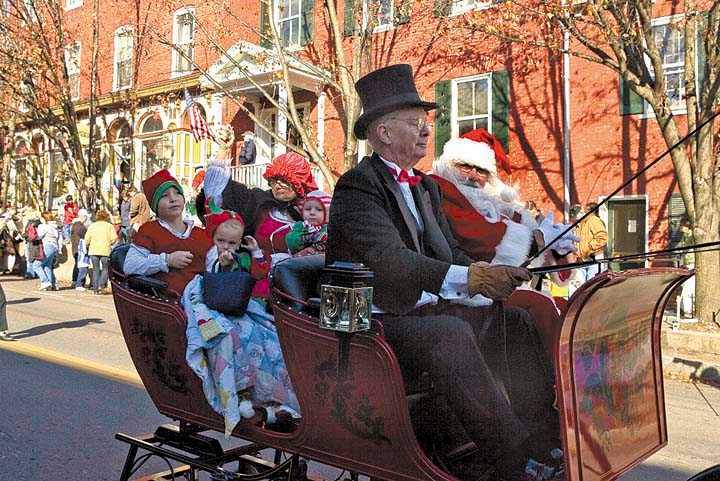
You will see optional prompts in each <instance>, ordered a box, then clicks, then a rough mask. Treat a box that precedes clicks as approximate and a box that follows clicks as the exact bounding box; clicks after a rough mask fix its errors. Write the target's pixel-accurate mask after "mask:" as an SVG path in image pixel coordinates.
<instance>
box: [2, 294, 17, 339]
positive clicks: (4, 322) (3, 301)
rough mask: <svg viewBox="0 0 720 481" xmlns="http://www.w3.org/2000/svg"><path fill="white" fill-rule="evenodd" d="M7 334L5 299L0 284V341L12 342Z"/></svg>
mask: <svg viewBox="0 0 720 481" xmlns="http://www.w3.org/2000/svg"><path fill="white" fill-rule="evenodd" d="M14 340H15V339H13V338H12V337H11V336H10V335H9V334H8V323H7V299H6V298H5V291H3V288H2V284H0V341H14Z"/></svg>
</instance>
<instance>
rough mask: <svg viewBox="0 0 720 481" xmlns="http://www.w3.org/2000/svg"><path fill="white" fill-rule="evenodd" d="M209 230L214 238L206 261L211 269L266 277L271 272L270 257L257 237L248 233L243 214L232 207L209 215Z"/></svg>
mask: <svg viewBox="0 0 720 481" xmlns="http://www.w3.org/2000/svg"><path fill="white" fill-rule="evenodd" d="M205 232H206V233H207V236H208V237H209V238H210V239H211V240H212V242H213V246H212V247H211V248H210V250H209V251H208V254H207V258H206V261H205V267H206V270H207V271H210V272H217V271H223V272H232V271H238V270H243V271H246V272H249V273H250V275H251V276H252V278H253V279H255V280H261V279H265V278H266V277H267V276H268V273H269V272H270V259H268V258H267V257H266V256H265V255H264V254H263V251H262V249H260V246H259V245H258V242H257V241H256V240H255V238H254V237H252V236H249V235H247V236H246V235H244V234H245V222H244V221H243V218H242V217H241V216H240V214H237V213H235V212H232V211H229V210H221V211H219V212H213V213H212V214H208V215H206V216H205Z"/></svg>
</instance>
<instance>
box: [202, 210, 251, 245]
mask: <svg viewBox="0 0 720 481" xmlns="http://www.w3.org/2000/svg"><path fill="white" fill-rule="evenodd" d="M209 207H210V213H209V214H206V215H205V233H206V234H207V236H208V237H209V238H210V239H212V238H213V236H214V235H215V231H216V230H217V228H218V227H220V224H222V223H224V222H227V221H229V220H236V221H238V222H240V223H241V224H242V225H243V226H244V225H245V220H243V218H242V216H241V215H240V214H238V213H237V212H233V211H231V210H222V209H219V208H218V207H217V206H216V205H215V203H214V202H212V201H211V202H210V204H209Z"/></svg>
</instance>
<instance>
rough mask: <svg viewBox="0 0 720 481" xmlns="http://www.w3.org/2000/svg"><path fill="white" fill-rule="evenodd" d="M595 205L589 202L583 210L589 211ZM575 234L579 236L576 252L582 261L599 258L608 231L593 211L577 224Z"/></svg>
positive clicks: (605, 243)
mask: <svg viewBox="0 0 720 481" xmlns="http://www.w3.org/2000/svg"><path fill="white" fill-rule="evenodd" d="M596 206H597V204H596V203H595V202H591V203H590V204H588V205H587V206H586V207H585V211H586V212H587V211H590V210H592V209H594V208H595V207H596ZM577 236H578V237H580V243H579V245H578V254H579V255H580V258H581V259H582V260H584V261H590V260H595V259H601V258H602V257H598V256H601V255H602V254H603V251H604V250H605V246H606V245H607V242H608V232H607V228H606V227H605V223H604V222H603V221H602V219H600V217H598V216H597V215H596V214H595V213H593V214H591V215H589V216H588V217H587V218H586V219H585V220H583V221H582V222H580V224H579V225H578V226H577Z"/></svg>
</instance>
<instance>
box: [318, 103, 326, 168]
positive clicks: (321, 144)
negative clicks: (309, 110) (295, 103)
mask: <svg viewBox="0 0 720 481" xmlns="http://www.w3.org/2000/svg"><path fill="white" fill-rule="evenodd" d="M326 97H327V94H325V92H324V91H323V92H320V93H319V94H318V100H317V149H318V152H320V154H321V155H322V154H324V153H325V99H326Z"/></svg>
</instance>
